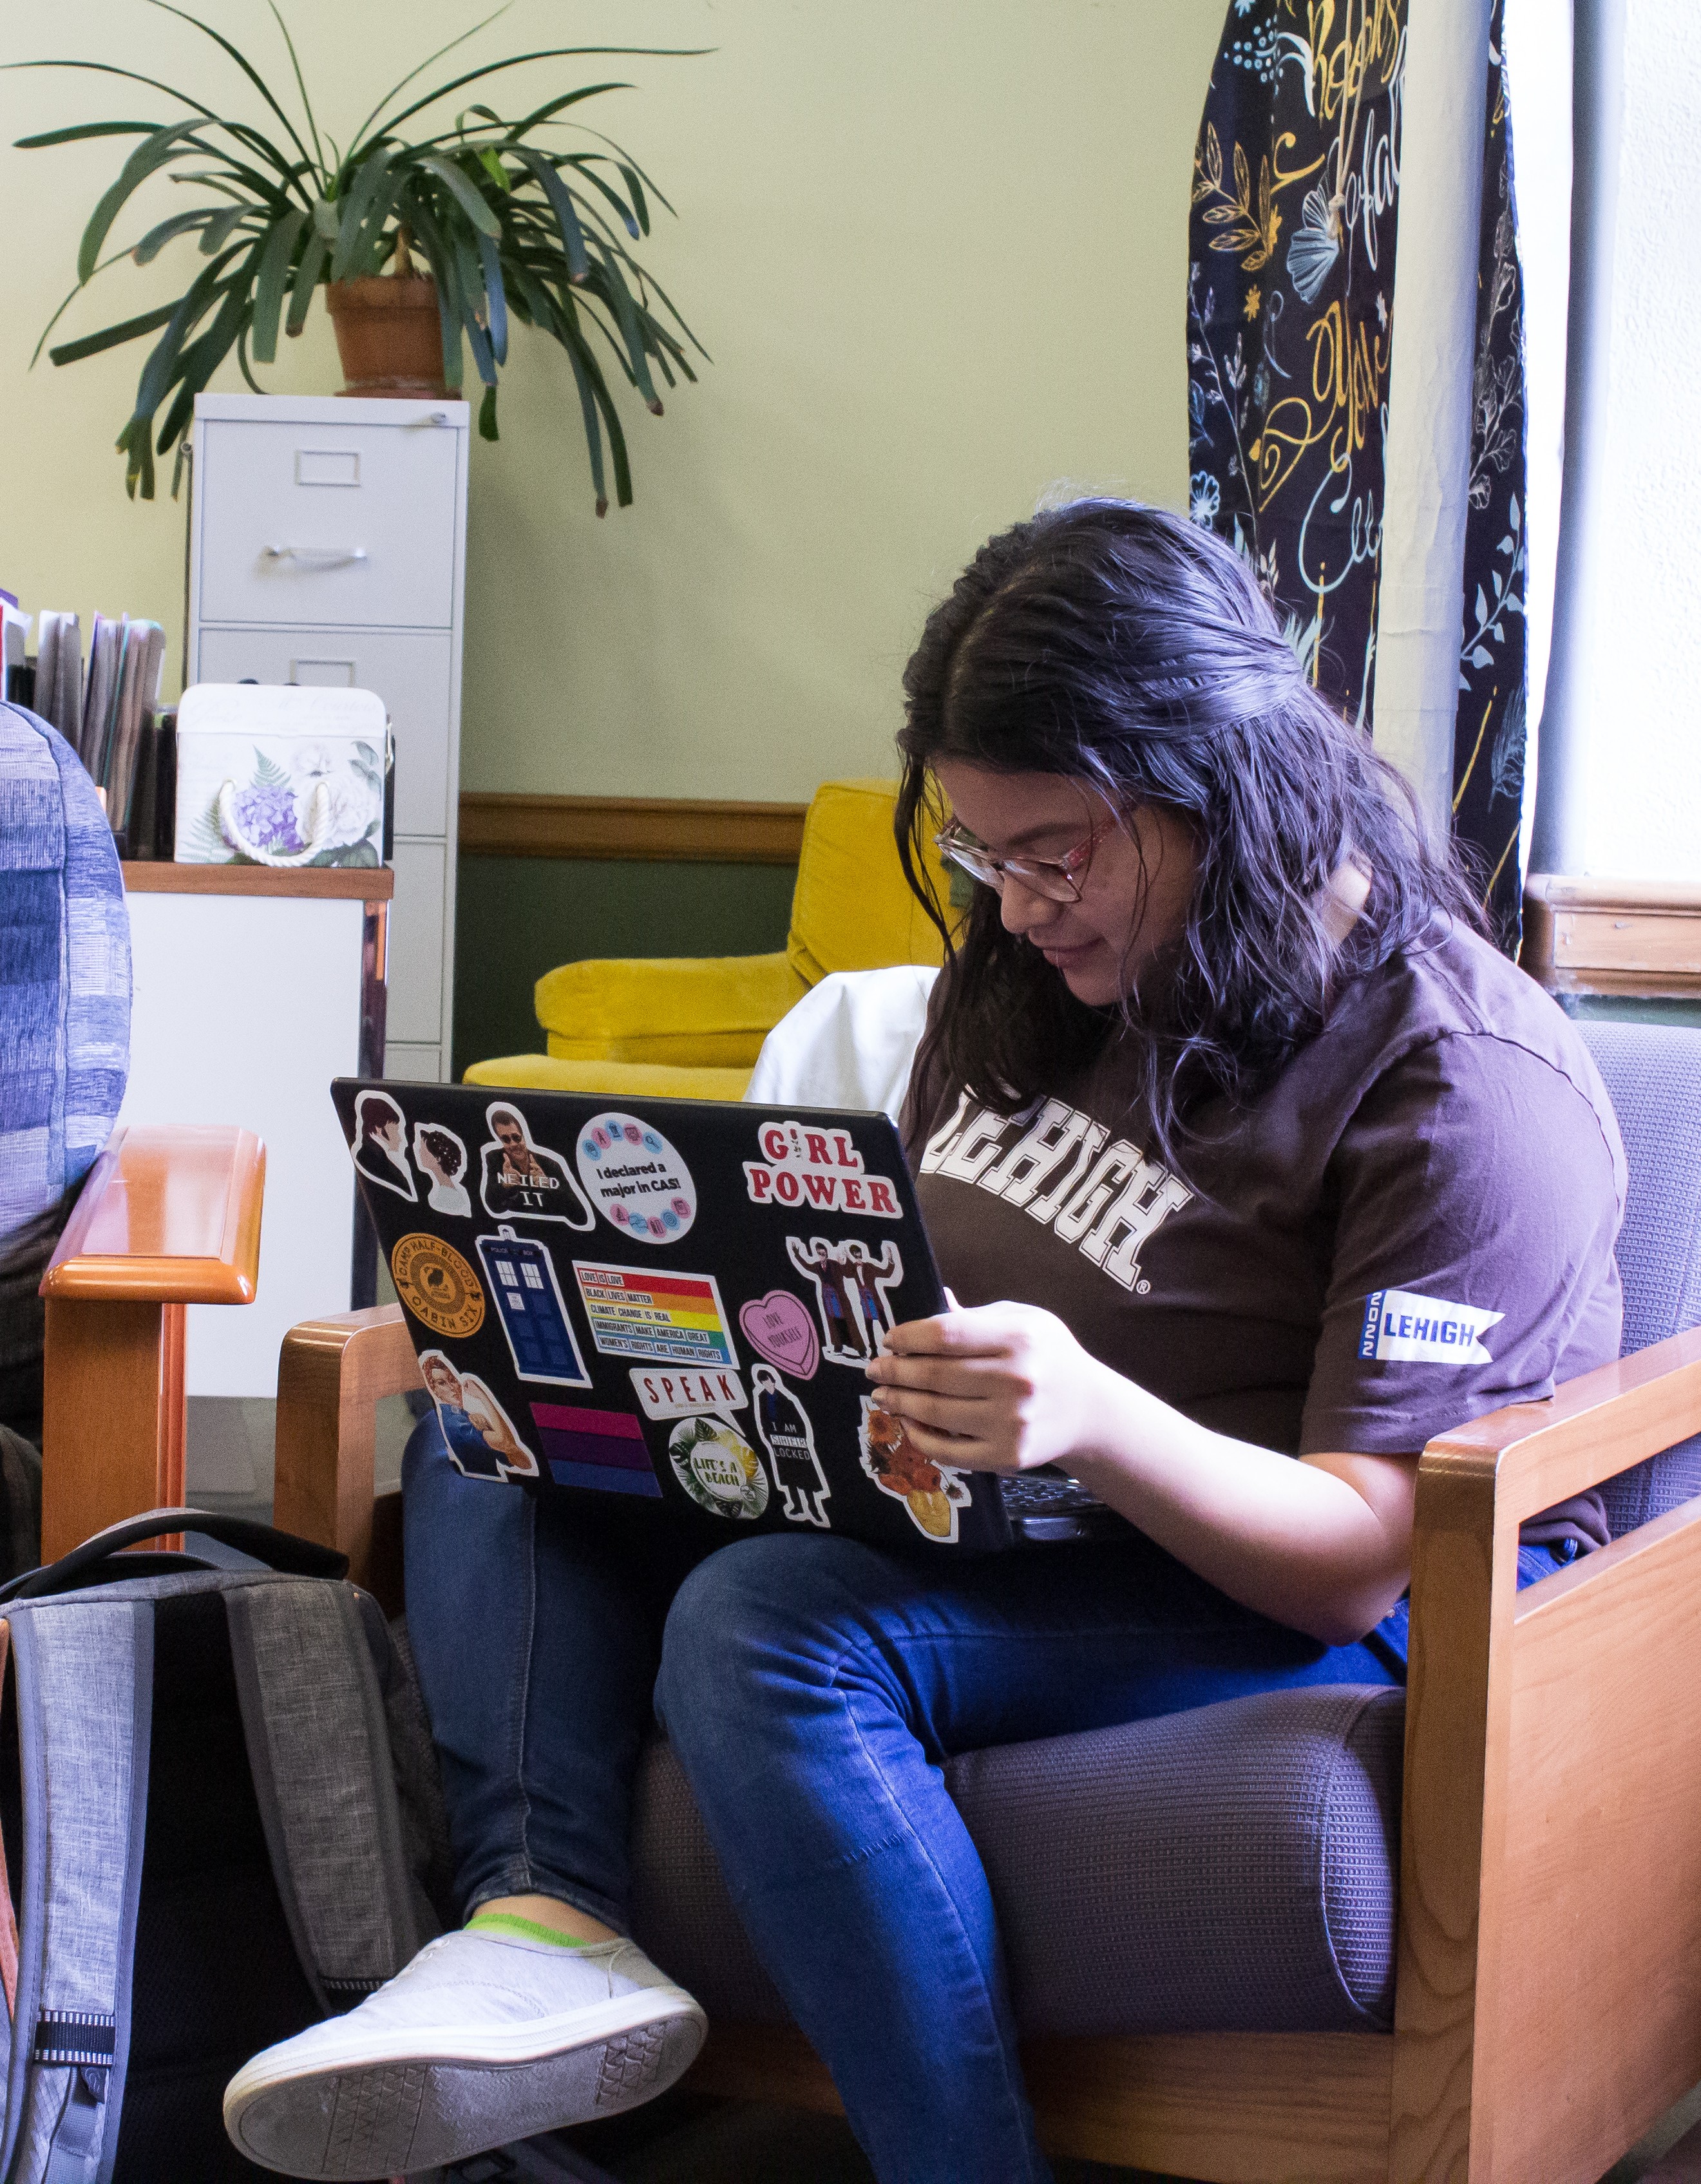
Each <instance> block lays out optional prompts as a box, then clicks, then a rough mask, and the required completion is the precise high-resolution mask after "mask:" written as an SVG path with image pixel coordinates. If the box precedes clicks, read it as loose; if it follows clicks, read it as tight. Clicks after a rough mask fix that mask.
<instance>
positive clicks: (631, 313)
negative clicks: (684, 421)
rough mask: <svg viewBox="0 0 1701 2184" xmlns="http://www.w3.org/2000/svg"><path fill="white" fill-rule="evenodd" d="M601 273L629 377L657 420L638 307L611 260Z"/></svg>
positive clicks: (656, 397)
mask: <svg viewBox="0 0 1701 2184" xmlns="http://www.w3.org/2000/svg"><path fill="white" fill-rule="evenodd" d="M602 270H603V272H604V275H605V277H606V279H607V281H608V285H609V296H610V300H611V302H612V304H613V305H614V309H615V311H616V315H617V316H618V318H619V320H620V330H621V331H622V333H623V334H624V335H625V336H626V348H627V355H628V356H629V357H630V358H631V359H632V376H633V378H634V379H635V380H636V381H637V382H638V391H639V393H640V394H641V395H642V396H643V397H644V400H645V401H646V402H647V403H648V404H649V405H650V410H651V412H652V414H653V415H655V416H657V417H659V416H660V415H661V396H660V395H659V394H658V393H656V391H655V381H654V380H653V379H652V378H651V377H650V359H649V357H648V356H647V355H646V354H644V336H643V333H642V331H640V329H639V323H638V307H637V305H636V304H634V303H633V297H632V291H631V290H630V289H629V288H628V287H627V285H626V282H625V280H624V279H623V278H622V274H621V270H620V267H619V266H618V265H616V262H615V260H614V259H612V258H605V259H604V260H603V269H602Z"/></svg>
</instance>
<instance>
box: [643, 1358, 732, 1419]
mask: <svg viewBox="0 0 1701 2184" xmlns="http://www.w3.org/2000/svg"><path fill="white" fill-rule="evenodd" d="M632 1392H633V1395H634V1396H637V1398H638V1400H639V1404H640V1406H641V1407H642V1408H643V1412H644V1417H645V1418H689V1417H691V1416H692V1415H693V1414H694V1412H698V1411H741V1410H743V1409H744V1407H745V1404H746V1403H748V1402H749V1401H750V1397H749V1396H747V1395H746V1394H745V1386H744V1383H743V1381H742V1380H740V1379H739V1376H738V1374H737V1373H734V1372H733V1371H731V1370H730V1369H729V1368H727V1367H724V1366H721V1367H717V1368H714V1369H712V1370H711V1371H710V1372H707V1373H698V1372H694V1371H693V1370H692V1369H691V1368H690V1367H689V1366H677V1367H672V1368H668V1367H664V1366H660V1365H634V1366H633V1368H632Z"/></svg>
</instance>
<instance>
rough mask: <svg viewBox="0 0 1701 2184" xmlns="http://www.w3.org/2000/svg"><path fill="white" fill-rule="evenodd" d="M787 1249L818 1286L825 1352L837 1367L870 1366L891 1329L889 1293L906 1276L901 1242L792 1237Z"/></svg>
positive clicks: (816, 1286) (797, 1266)
mask: <svg viewBox="0 0 1701 2184" xmlns="http://www.w3.org/2000/svg"><path fill="white" fill-rule="evenodd" d="M785 1253H786V1256H787V1257H788V1258H789V1260H790V1261H791V1263H792V1264H793V1266H794V1267H795V1268H796V1269H797V1271H798V1272H799V1273H800V1274H805V1275H807V1277H808V1278H809V1280H810V1281H811V1283H812V1284H813V1285H814V1289H815V1305H816V1310H817V1312H818V1313H819V1314H820V1316H821V1348H822V1353H823V1356H824V1357H826V1358H827V1359H828V1362H829V1363H831V1364H834V1365H855V1366H861V1365H866V1364H867V1362H868V1360H869V1359H870V1358H871V1357H873V1356H874V1355H875V1354H876V1352H877V1351H878V1350H879V1348H880V1346H881V1344H882V1343H883V1341H884V1339H885V1337H886V1335H887V1334H890V1331H891V1327H892V1307H891V1304H890V1298H889V1295H888V1292H889V1291H890V1290H894V1289H895V1288H896V1287H897V1285H898V1284H899V1283H900V1282H901V1281H902V1280H903V1279H904V1262H903V1260H902V1258H901V1256H900V1255H899V1251H898V1247H897V1245H895V1243H894V1242H893V1241H892V1240H891V1239H890V1237H888V1238H887V1239H886V1240H885V1242H884V1243H883V1244H882V1245H881V1246H880V1248H879V1250H878V1251H870V1250H869V1248H868V1246H867V1245H866V1244H864V1243H862V1242H859V1241H852V1242H850V1243H838V1244H832V1243H829V1242H828V1240H827V1239H826V1238H825V1237H824V1236H811V1238H810V1239H809V1240H808V1241H807V1242H805V1241H804V1240H803V1238H802V1237H801V1236H788V1237H787V1238H786V1240H785ZM764 1301H766V1300H764ZM746 1332H748V1330H746ZM764 1354H766V1353H764Z"/></svg>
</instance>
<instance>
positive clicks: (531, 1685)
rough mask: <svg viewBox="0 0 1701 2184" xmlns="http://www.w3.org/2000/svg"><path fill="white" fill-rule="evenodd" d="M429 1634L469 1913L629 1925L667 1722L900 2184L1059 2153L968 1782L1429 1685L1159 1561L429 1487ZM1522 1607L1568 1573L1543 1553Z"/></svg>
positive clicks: (717, 1841)
mask: <svg viewBox="0 0 1701 2184" xmlns="http://www.w3.org/2000/svg"><path fill="white" fill-rule="evenodd" d="M403 1484H404V1497H405V1498H404V1513H405V1524H406V1553H407V1593H408V1621H409V1629H410V1633H411V1636H412V1641H413V1646H414V1652H415V1658H416V1660H417V1662H418V1664H419V1671H420V1677H421V1683H422V1685H423V1686H424V1691H425V1697H426V1704H427V1709H428V1711H429V1713H430V1715H431V1721H432V1730H433V1733H434V1735H435V1736H436V1739H437V1741H438V1747H439V1750H440V1752H441V1754H442V1759H443V1780H444V1789H445V1792H446V1795H447V1798H448V1802H449V1824H450V1830H451V1836H452V1839H453V1843H454V1849H455V1866H456V1882H457V1886H458V1889H459V1891H460V1895H461V1897H462V1900H463V1903H464V1905H465V1907H466V1909H468V1910H471V1908H473V1907H474V1906H476V1905H477V1904H478V1903H483V1902H486V1901H488V1899H489V1898H490V1897H496V1896H516V1895H524V1894H529V1893H532V1892H537V1893H538V1894H541V1895H545V1896H553V1897H558V1898H560V1900H561V1901H563V1902H566V1903H572V1904H574V1905H576V1906H577V1908H579V1909H580V1910H582V1911H586V1912H588V1913H589V1914H591V1915H592V1916H593V1917H594V1918H597V1919H602V1920H603V1921H604V1922H605V1924H606V1925H610V1926H613V1927H616V1928H617V1929H619V1930H621V1931H627V1900H628V1891H629V1874H628V1869H627V1832H628V1822H629V1819H630V1812H631V1797H632V1780H633V1767H634V1763H635V1762H636V1759H637V1756H638V1751H639V1743H640V1741H641V1740H642V1739H643V1738H644V1736H645V1735H646V1733H647V1732H648V1731H649V1730H650V1725H651V1713H652V1707H653V1708H654V1709H655V1712H657V1713H660V1715H661V1719H662V1722H663V1724H664V1725H665V1726H666V1731H667V1734H668V1736H669V1737H670V1739H671V1740H672V1744H673V1747H674V1749H675V1750H676V1752H678V1756H679V1758H680V1761H681V1763H682V1764H683V1767H684V1769H685V1772H686V1774H687V1775H689V1778H690V1781H691V1785H692V1787H693V1789H694V1791H695V1793H696V1797H697V1800H698V1803H699V1805H700V1808H701V1809H702V1813H703V1817H704V1819H705V1823H706V1824H707V1826H708V1830H709V1834H710V1836H711V1839H712V1841H713V1842H714V1845H715V1848H716V1851H717V1854H718V1856H719V1858H720V1861H721V1865H722V1869H723V1871H724V1873H725V1875H726V1877H727V1880H728V1885H729V1886H730V1888H731V1890H732V1892H733V1898H734V1900H735V1902H736V1903H737V1905H738V1908H739V1915H740V1916H741V1917H742V1919H744V1922H745V1926H746V1928H747V1929H748V1930H749V1932H750V1939H751V1941H752V1942H753V1943H754V1944H755V1946H756V1952H757V1953H758V1955H759V1956H760V1957H761V1959H762V1962H763V1964H765V1965H766V1966H767V1970H768V1972H769V1974H770V1975H771V1976H772V1980H773V1981H774V1984H775V1986H777V1987H778V1989H779V1991H780V1992H781V1994H782V1995H783V1996H784V1998H785V2001H786V2003H787V2005H788V2007H789V2009H791V2011H792V2013H793V2014H794V2015H795V2018H796V2020H797V2022H798V2023H799V2024H800V2025H801V2026H802V2028H803V2030H804V2031H805V2032H806V2033H807V2034H808V2036H809V2037H810V2039H811V2042H813V2044H814V2046H815V2048H816V2049H817V2053H819V2054H820V2055H821V2057H822V2058H823V2060H824V2061H825V2062H826V2063H827V2064H828V2067H829V2069H830V2070H832V2073H833V2076H834V2081H835V2083H836V2084H837V2086H838V2088H839V2093H840V2096H841V2097H842V2098H843V2100H844V2103H845V2109H846V2111H847V2113H848V2114H849V2116H850V2122H851V2126H852V2128H853V2129H854V2130H855V2131H856V2136H857V2137H858V2139H859V2140H860V2141H861V2142H862V2147H863V2149H864V2151H865V2152H866V2153H867V2156H868V2158H869V2160H870V2161H871V2162H872V2164H873V2168H874V2170H875V2172H876V2174H877V2176H879V2177H880V2178H881V2179H882V2180H883V2184H898V2180H900V2179H901V2180H903V2184H946V2180H951V2184H965V2180H977V2184H978V2180H982V2179H984V2180H986V2184H1024V2180H1035V2184H1037V2181H1038V2180H1043V2179H1045V2178H1046V2176H1048V2175H1049V2171H1048V2170H1047V2169H1046V2163H1045V2160H1044V2159H1043V2157H1042V2156H1041V2154H1040V2150H1039V2148H1038V2145H1037V2143H1036V2142H1035V2136H1034V2124H1033V2115H1032V2112H1031V2110H1030V2109H1029V2104H1028V2098H1027V2093H1026V2092H1025V2090H1024V2087H1023V2081H1022V2073H1021V2066H1020V2064H1019V2062H1018V2058H1017V2052H1016V2036H1015V2029H1014V2026H1013V2024H1012V2017H1011V2009H1010V1998H1009V1993H1008V1988H1007V1981H1006V1977H1005V1970H1004V1964H1003V1958H1002V1953H1001V1948H1000V1944H999V1937H998V1927H997V1922H996V1918H995V1915H994V1912H993V1907H992V1899H991V1896H990V1892H989V1890H988V1887H987V1882H986V1876H985V1875H984V1872H983V1871H982V1869H981V1865H980V1861H979V1857H978V1856H977V1855H976V1853H975V1849H974V1846H973V1843H972V1842H971V1841H970V1840H969V1837H968V1832H967V1830H965V1828H964V1826H963V1825H962V1820H961V1819H960V1818H959V1817H958V1815H957V1812H956V1807H955V1806H954V1805H953V1804H952V1803H951V1799H950V1798H949V1797H947V1795H946V1794H945V1783H944V1779H943V1776H942V1775H941V1773H940V1768H941V1763H943V1761H944V1760H945V1759H946V1758H948V1757H949V1756H950V1755H951V1754H952V1753H954V1752H963V1751H969V1750H973V1749H975V1748H977V1747H981V1746H984V1745H990V1744H1009V1743H1017V1742H1020V1741H1023V1740H1026V1739H1028V1738H1032V1737H1040V1736H1061V1735H1062V1734H1064V1733H1066V1732H1068V1731H1070V1730H1086V1729H1099V1728H1103V1727H1105V1726H1107V1725H1108V1724H1113V1723H1116V1722H1126V1721H1135V1720H1138V1719H1141V1718H1142V1717H1146V1716H1150V1715H1153V1714H1163V1713H1175V1712H1178V1711H1180V1709H1182V1708H1187V1707H1197V1706H1206V1705H1208V1704H1210V1703H1211V1702H1213V1701H1214V1700H1218V1699H1226V1698H1234V1697H1239V1696H1240V1695H1241V1694H1242V1693H1245V1692H1250V1691H1269V1690H1274V1689H1277V1688H1286V1687H1289V1686H1291V1685H1299V1684H1394V1683H1401V1682H1403V1680H1404V1636H1405V1618H1404V1610H1403V1608H1402V1609H1399V1610H1397V1611H1396V1613H1395V1614H1394V1615H1393V1616H1391V1617H1390V1618H1389V1619H1388V1621H1387V1622H1386V1624H1383V1625H1381V1626H1380V1628H1379V1630H1377V1631H1375V1632H1373V1633H1372V1634H1371V1635H1370V1637H1369V1639H1367V1640H1366V1641H1364V1642H1363V1643H1362V1644H1359V1645H1356V1646H1324V1645H1320V1644H1319V1643H1318V1642H1317V1641H1315V1640H1314V1639H1310V1638H1307V1637H1304V1636H1302V1635H1301V1634H1300V1633H1299V1632H1297V1631H1295V1630H1288V1629H1286V1627H1285V1626H1284V1625H1282V1624H1276V1623H1272V1622H1270V1621H1269V1620H1268V1619H1266V1618H1264V1617H1263V1616H1260V1615H1255V1614H1253V1613H1251V1612H1250V1611H1249V1610H1247V1609H1246V1608H1242V1607H1237V1606H1236V1605H1235V1603H1234V1602H1232V1601H1230V1600H1229V1599H1228V1598H1227V1597H1226V1596H1224V1594H1222V1593H1220V1592H1219V1591H1216V1589H1215V1588H1214V1587H1213V1586H1212V1585H1207V1584H1206V1583H1205V1582H1204V1580H1202V1579H1201V1578H1197V1577H1195V1576H1194V1575H1193V1574H1192V1573H1191V1571H1189V1570H1187V1569H1185V1568H1183V1567H1182V1565H1181V1564H1180V1563H1177V1562H1174V1560H1172V1559H1171V1557H1168V1555H1166V1554H1164V1553H1163V1552H1161V1551H1160V1550H1159V1549H1157V1548H1156V1547H1154V1546H1152V1544H1151V1543H1150V1542H1149V1541H1146V1539H1144V1538H1143V1537H1142V1536H1141V1535H1139V1534H1137V1533H1130V1534H1129V1537H1128V1539H1127V1540H1126V1541H1117V1542H1114V1543H1111V1544H1103V1545H1085V1544H1083V1545H1077V1546H1064V1547H1053V1548H1049V1549H1035V1550H1031V1551H1023V1552H1014V1553H1011V1554H1006V1555H996V1556H993V1557H988V1558H986V1559H984V1560H978V1561H968V1560H964V1561H961V1562H954V1563H945V1564H941V1565H938V1566H935V1567H933V1568H929V1567H928V1566H927V1565H926V1564H925V1563H923V1562H921V1561H919V1560H917V1561H914V1562H910V1561H906V1562H899V1561H896V1560H895V1559H894V1558H892V1557H890V1556H887V1555H884V1554H882V1553H878V1552H876V1551H875V1550H873V1548H870V1547H865V1546H858V1545H857V1544H856V1542H855V1541H850V1540H845V1539H840V1538H838V1537H836V1536H834V1535H826V1536H822V1535H810V1536H809V1537H807V1538H798V1537H791V1536H775V1535H767V1536H764V1537H755V1538H746V1539H743V1540H733V1541H731V1542H730V1543H729V1544H728V1546H725V1547H723V1548H722V1549H721V1550H720V1551H719V1552H713V1553H706V1552H705V1550H704V1548H703V1546H702V1545H701V1542H700V1538H699V1537H698V1536H697V1535H685V1534H684V1533H683V1532H681V1531H678V1530H675V1529H673V1527H672V1524H670V1522H669V1520H668V1518H666V1515H665V1514H664V1513H662V1512H661V1511H659V1510H657V1509H655V1507H653V1505H648V1504H645V1505H639V1506H636V1507H635V1506H634V1505H633V1503H631V1502H627V1501H626V1500H625V1499H624V1497H616V1496H610V1497H608V1502H607V1505H606V1507H602V1506H599V1505H598V1504H596V1503H594V1502H588V1501H587V1502H577V1501H576V1502H571V1503H569V1502H546V1501H543V1500H538V1499H534V1498H533V1496H530V1495H527V1494H526V1493H523V1492H521V1491H519V1490H516V1489H515V1488H514V1487H512V1486H505V1485H495V1484H493V1483H488V1482H486V1481H484V1480H482V1479H465V1478H463V1477H462V1476H461V1475H460V1473H459V1472H457V1471H456V1470H455V1468H454V1467H453V1465H452V1464H451V1463H449V1459H448V1457H447V1456H446V1455H445V1454H444V1452H443V1443H442V1440H441V1439H440V1437H439V1435H438V1430H437V1427H436V1424H435V1421H434V1420H430V1419H428V1420H427V1421H426V1422H425V1424H423V1425H422V1426H421V1428H420V1429H419V1430H418V1431H417V1432H416V1433H415V1435H414V1437H413V1440H412V1441H411V1443H410V1446H409V1449H408V1455H407V1461H406V1465H405V1468H404V1474H403ZM1522 1560H1523V1562H1524V1563H1527V1564H1528V1565H1529V1568H1528V1569H1527V1571H1525V1573H1524V1576H1525V1580H1526V1581H1527V1580H1528V1578H1530V1577H1534V1576H1538V1575H1542V1574H1545V1573H1547V1572H1548V1571H1550V1570H1551V1569H1553V1567H1554V1563H1553V1557H1552V1556H1550V1555H1549V1554H1548V1552H1547V1550H1546V1549H1539V1550H1538V1549H1525V1551H1524V1555H1523V1557H1522Z"/></svg>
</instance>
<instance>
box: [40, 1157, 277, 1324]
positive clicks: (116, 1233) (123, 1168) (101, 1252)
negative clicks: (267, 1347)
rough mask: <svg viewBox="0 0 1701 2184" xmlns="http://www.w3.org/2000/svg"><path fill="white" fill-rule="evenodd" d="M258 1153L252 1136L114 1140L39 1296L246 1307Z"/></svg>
mask: <svg viewBox="0 0 1701 2184" xmlns="http://www.w3.org/2000/svg"><path fill="white" fill-rule="evenodd" d="M264 1199H265V1146H264V1145H262V1144H261V1143H260V1141H259V1139H258V1138H257V1137H256V1136H255V1135H254V1133H253V1131H252V1130H239V1129H233V1128H226V1126H224V1125H222V1124H220V1125H209V1126H205V1127H200V1126H192V1125H188V1124H184V1125H181V1126H179V1127H173V1128H131V1129H122V1130H114V1133H113V1134H112V1138H111V1140H110V1142H109V1144H108V1145H107V1148H106V1151H104V1152H103V1153H102V1155H101V1156H100V1158H99V1159H98V1161H97V1162H95V1164H94V1166H93V1167H92V1168H91V1169H90V1171H89V1175H88V1180H87V1181H86V1183H85V1184H84V1185H83V1187H82V1191H81V1195H80V1196H79V1197H78V1199H77V1202H76V1205H75V1207H74V1208H73V1209H72V1212H71V1217H70V1220H69V1221H68V1222H67V1223H65V1229H64V1234H63V1235H62V1236H61V1237H60V1239H59V1249H58V1250H57V1251H55V1252H54V1253H53V1257H52V1258H51V1259H50V1260H49V1261H48V1262H47V1273H45V1274H44V1275H43V1276H42V1288H41V1293H42V1295H43V1296H44V1297H47V1298H49V1299H51V1300H53V1301H63V1300H67V1299H70V1298H92V1299H99V1300H102V1301H106V1302H129V1303H137V1304H141V1303H161V1304H252V1303H253V1302H254V1292H255V1290H256V1289H257V1287H258V1285H259V1232H260V1212H261V1207H262V1204H263V1201H264Z"/></svg>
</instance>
